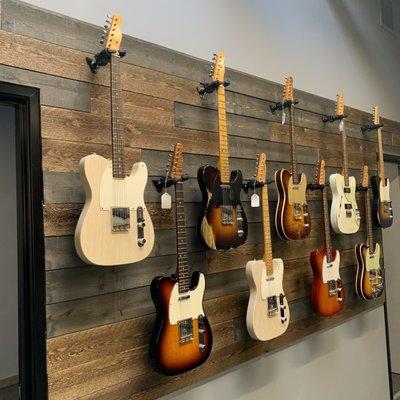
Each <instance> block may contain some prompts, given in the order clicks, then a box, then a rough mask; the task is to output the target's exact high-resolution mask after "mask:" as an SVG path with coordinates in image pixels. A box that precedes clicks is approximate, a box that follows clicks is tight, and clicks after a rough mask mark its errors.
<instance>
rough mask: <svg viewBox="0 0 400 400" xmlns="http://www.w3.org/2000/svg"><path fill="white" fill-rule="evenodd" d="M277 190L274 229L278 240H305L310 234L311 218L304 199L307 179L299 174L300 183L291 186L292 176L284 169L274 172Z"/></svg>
mask: <svg viewBox="0 0 400 400" xmlns="http://www.w3.org/2000/svg"><path fill="white" fill-rule="evenodd" d="M275 182H276V187H277V189H278V205H277V208H276V213H275V227H276V231H277V233H278V235H279V237H280V238H282V239H286V240H299V239H305V238H307V237H308V236H309V235H310V232H311V217H310V214H309V212H308V205H307V199H306V192H307V178H306V176H305V175H304V174H301V178H300V183H299V184H298V185H294V184H293V176H292V174H291V173H290V172H289V171H287V170H286V169H280V170H278V171H276V172H275Z"/></svg>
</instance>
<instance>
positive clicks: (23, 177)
mask: <svg viewBox="0 0 400 400" xmlns="http://www.w3.org/2000/svg"><path fill="white" fill-rule="evenodd" d="M42 197H43V184H42V171H41V138H40V101H39V90H38V89H35V88H29V87H24V86H17V85H11V84H7V83H0V221H1V223H0V304H1V307H0V399H2V400H3V399H4V400H14V399H19V398H22V399H32V400H35V399H40V400H41V399H46V398H47V382H46V367H45V366H46V363H45V360H46V358H45V357H46V353H45V337H46V334H45V330H46V325H45V286H44V282H45V280H44V246H43V215H42Z"/></svg>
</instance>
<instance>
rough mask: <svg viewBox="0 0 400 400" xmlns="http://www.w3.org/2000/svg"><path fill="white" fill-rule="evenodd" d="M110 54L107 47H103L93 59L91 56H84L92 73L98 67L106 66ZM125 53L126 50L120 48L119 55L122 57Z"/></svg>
mask: <svg viewBox="0 0 400 400" xmlns="http://www.w3.org/2000/svg"><path fill="white" fill-rule="evenodd" d="M111 54H113V52H111V51H109V50H108V49H103V50H102V51H100V52H98V53H97V54H95V56H94V60H93V58H91V57H86V62H87V64H88V65H89V68H90V70H91V71H92V72H93V73H96V72H97V70H98V69H99V68H100V67H104V66H106V65H107V64H108V63H109V62H110V59H111ZM125 54H126V50H120V51H119V56H120V57H121V58H122V57H124V56H125Z"/></svg>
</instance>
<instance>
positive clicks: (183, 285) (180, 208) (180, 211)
mask: <svg viewBox="0 0 400 400" xmlns="http://www.w3.org/2000/svg"><path fill="white" fill-rule="evenodd" d="M175 216H176V218H175V219H176V252H177V260H178V261H177V271H176V275H177V277H178V287H179V293H184V292H187V291H188V290H189V286H190V276H189V260H188V253H187V242H186V226H185V203H184V194H183V183H182V182H177V183H176V184H175Z"/></svg>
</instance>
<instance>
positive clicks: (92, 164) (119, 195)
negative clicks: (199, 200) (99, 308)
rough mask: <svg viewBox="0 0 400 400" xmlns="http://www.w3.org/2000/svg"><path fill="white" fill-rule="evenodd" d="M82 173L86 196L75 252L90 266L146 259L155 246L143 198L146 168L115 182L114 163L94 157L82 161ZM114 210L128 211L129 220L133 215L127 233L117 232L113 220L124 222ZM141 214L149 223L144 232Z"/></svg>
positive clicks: (138, 166)
mask: <svg viewBox="0 0 400 400" xmlns="http://www.w3.org/2000/svg"><path fill="white" fill-rule="evenodd" d="M79 172H80V176H81V179H82V181H83V185H84V188H85V193H86V202H85V205H84V207H83V211H82V213H81V215H80V217H79V221H78V224H77V226H76V230H75V248H76V251H77V253H78V254H79V256H80V257H81V259H82V260H84V261H85V262H87V263H89V264H95V265H102V266H112V265H120V264H130V263H134V262H137V261H140V260H143V259H144V258H146V257H147V256H148V255H149V254H150V252H151V250H152V248H153V244H154V229H153V224H152V222H151V219H150V215H149V213H148V210H147V208H146V206H145V204H144V198H143V196H144V190H145V187H146V182H147V175H148V174H147V167H146V164H145V163H143V162H139V163H136V164H135V165H134V166H133V168H132V172H131V174H130V175H129V176H127V177H126V178H124V179H115V178H113V175H112V162H111V161H110V160H106V159H105V158H103V157H101V156H98V155H96V154H92V155H89V156H86V157H84V158H82V160H81V161H80V163H79ZM113 208H124V212H125V217H126V214H127V213H128V212H129V214H128V217H126V220H125V221H124V223H127V224H129V225H130V226H129V227H128V228H127V229H126V230H121V231H113V218H114V219H115V220H116V221H117V222H116V223H118V222H120V214H118V215H116V216H115V217H113V211H112V210H113ZM127 209H129V211H128V210H127ZM139 210H140V213H141V214H142V216H143V220H144V223H145V226H144V227H143V229H142V230H141V229H139V227H138V215H139V214H138V212H139ZM139 217H140V215H139ZM139 222H140V221H139ZM139 232H142V233H143V237H144V239H145V243H144V244H143V245H139V242H138V239H139V236H140V235H139Z"/></svg>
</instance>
